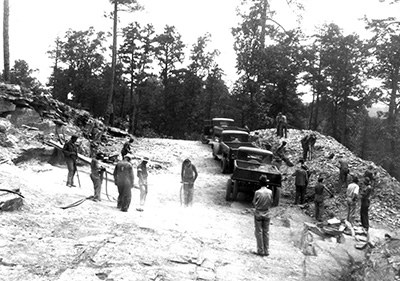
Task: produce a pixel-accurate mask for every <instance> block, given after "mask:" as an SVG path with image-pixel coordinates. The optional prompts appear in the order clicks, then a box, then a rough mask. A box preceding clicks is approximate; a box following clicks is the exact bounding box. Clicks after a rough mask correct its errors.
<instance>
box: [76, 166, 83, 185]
mask: <svg viewBox="0 0 400 281" xmlns="http://www.w3.org/2000/svg"><path fill="white" fill-rule="evenodd" d="M75 171H76V177H77V178H78V184H79V187H80V188H82V186H81V180H80V179H79V173H78V167H77V166H76V164H75Z"/></svg>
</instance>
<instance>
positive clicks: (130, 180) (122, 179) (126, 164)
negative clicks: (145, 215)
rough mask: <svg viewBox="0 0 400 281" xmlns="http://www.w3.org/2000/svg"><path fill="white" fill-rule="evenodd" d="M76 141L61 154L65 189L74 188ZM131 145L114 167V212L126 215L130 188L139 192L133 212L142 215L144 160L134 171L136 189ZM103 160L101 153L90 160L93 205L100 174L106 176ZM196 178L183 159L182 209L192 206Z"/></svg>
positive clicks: (73, 138) (98, 196) (97, 198)
mask: <svg viewBox="0 0 400 281" xmlns="http://www.w3.org/2000/svg"><path fill="white" fill-rule="evenodd" d="M77 140H78V136H76V135H72V136H71V138H70V140H69V141H68V142H66V143H65V144H64V147H63V154H64V158H65V162H66V164H67V168H68V176H67V186H69V187H74V186H75V184H74V178H75V174H76V173H77V159H78V147H77V145H76V142H77ZM133 141H134V139H133V138H130V139H129V140H128V141H126V142H125V143H124V144H123V147H122V150H121V156H122V160H121V161H119V162H118V163H117V164H116V166H115V168H114V172H113V177H114V183H115V185H116V186H117V188H118V200H117V208H119V209H121V211H122V212H127V211H128V209H129V206H130V204H131V199H132V192H131V189H132V188H139V190H140V207H139V208H137V209H136V210H137V211H143V206H144V205H145V202H146V197H147V193H148V182H147V178H148V171H147V164H148V162H149V158H148V157H143V158H142V161H141V163H140V164H139V165H138V166H137V168H136V169H137V177H138V182H139V187H136V186H135V184H134V182H135V176H134V168H133V165H132V163H131V161H132V160H133V154H132V148H131V144H132V143H133ZM103 157H104V155H103V153H101V152H98V153H97V154H96V155H95V157H93V158H92V160H91V163H90V171H91V172H90V178H91V180H92V182H93V188H94V195H93V196H92V199H93V201H96V202H98V201H101V187H102V182H103V179H104V174H105V173H106V169H105V168H104V167H103V166H101V162H100V160H101V159H103ZM197 177H198V172H197V169H196V166H195V165H194V164H193V163H192V162H191V161H190V159H185V160H184V161H183V163H182V170H181V184H182V186H181V190H180V197H181V204H182V205H184V206H185V207H189V206H192V204H193V194H194V182H195V181H196V179H197ZM78 179H79V177H78ZM182 197H183V200H182Z"/></svg>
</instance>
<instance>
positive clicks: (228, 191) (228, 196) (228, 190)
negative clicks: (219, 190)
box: [225, 179, 233, 201]
mask: <svg viewBox="0 0 400 281" xmlns="http://www.w3.org/2000/svg"><path fill="white" fill-rule="evenodd" d="M232 190H233V186H232V180H231V179H229V180H228V182H227V184H226V195H225V199H226V201H231V194H232Z"/></svg>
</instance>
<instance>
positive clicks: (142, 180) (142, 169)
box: [137, 157, 149, 211]
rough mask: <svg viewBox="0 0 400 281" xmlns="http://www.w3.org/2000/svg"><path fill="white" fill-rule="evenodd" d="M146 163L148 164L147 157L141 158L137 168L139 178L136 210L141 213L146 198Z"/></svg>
mask: <svg viewBox="0 0 400 281" xmlns="http://www.w3.org/2000/svg"><path fill="white" fill-rule="evenodd" d="M147 162H149V158H148V157H143V159H142V163H140V164H139V166H138V167H137V176H138V178H139V188H140V206H141V207H140V208H137V210H138V211H143V209H142V207H143V206H144V203H145V202H146V196H147V175H148V174H147Z"/></svg>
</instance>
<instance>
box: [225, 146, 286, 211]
mask: <svg viewBox="0 0 400 281" xmlns="http://www.w3.org/2000/svg"><path fill="white" fill-rule="evenodd" d="M272 157H273V154H272V152H271V151H269V150H264V149H260V148H255V147H243V146H242V147H239V148H238V152H237V158H236V159H235V160H234V168H233V174H232V176H231V178H230V179H229V180H228V182H227V185H226V197H225V199H226V200H228V201H230V200H232V201H234V200H236V199H237V196H238V193H239V192H244V193H254V192H255V191H256V190H257V189H259V188H260V183H259V178H260V176H261V175H265V176H266V177H267V180H268V185H270V186H271V187H272V194H273V198H274V206H277V205H278V204H279V197H280V188H281V182H282V175H281V172H280V171H279V170H278V168H277V167H276V166H275V165H272V164H271V163H272Z"/></svg>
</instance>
